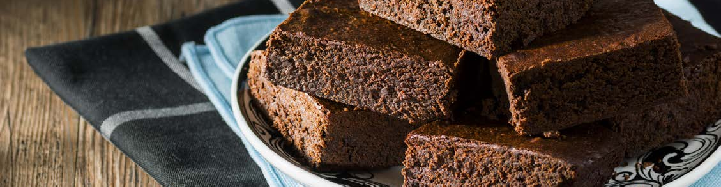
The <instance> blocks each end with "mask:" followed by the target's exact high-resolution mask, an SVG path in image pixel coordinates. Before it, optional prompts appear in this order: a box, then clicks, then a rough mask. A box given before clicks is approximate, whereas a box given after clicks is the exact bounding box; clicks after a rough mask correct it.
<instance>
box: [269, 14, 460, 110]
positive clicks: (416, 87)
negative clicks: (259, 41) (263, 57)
mask: <svg viewBox="0 0 721 187" xmlns="http://www.w3.org/2000/svg"><path fill="white" fill-rule="evenodd" d="M267 46H268V49H267V52H268V67H267V70H268V71H266V74H267V77H268V78H269V80H270V81H271V82H273V83H274V84H277V85H279V86H284V87H287V88H291V89H295V90H299V91H302V92H306V93H309V94H311V95H314V96H317V97H321V98H326V99H329V100H332V101H336V102H340V103H343V104H347V105H352V106H357V107H360V108H364V109H369V110H372V111H375V112H380V113H383V114H387V115H391V116H394V117H396V118H400V119H405V120H407V121H409V122H411V123H423V122H427V121H433V120H437V119H447V118H449V117H450V114H451V113H452V112H451V111H452V108H453V106H452V105H453V103H454V102H455V101H456V97H457V88H456V87H457V86H456V79H457V78H456V77H457V76H458V73H459V68H458V67H459V65H460V64H461V63H462V62H463V61H464V59H465V57H466V56H467V55H470V52H468V53H467V52H465V51H464V50H461V49H460V48H458V47H455V46H453V45H450V44H447V43H445V42H443V41H440V40H437V39H435V38H432V37H430V36H427V35H425V34H423V33H420V32H417V31H414V30H411V29H408V28H406V27H404V26H402V25H398V24H394V23H392V22H390V21H388V20H385V19H382V18H379V17H376V16H373V15H370V14H369V13H367V12H364V11H361V10H360V8H358V2H357V1H343V0H311V1H306V2H305V3H304V4H303V5H302V6H301V7H300V8H299V9H298V10H296V11H295V12H293V13H292V14H291V15H290V17H289V18H288V19H287V20H285V21H284V22H283V23H282V24H280V25H279V26H278V28H276V30H275V31H274V32H273V34H272V35H271V36H270V40H269V41H268V43H267Z"/></svg>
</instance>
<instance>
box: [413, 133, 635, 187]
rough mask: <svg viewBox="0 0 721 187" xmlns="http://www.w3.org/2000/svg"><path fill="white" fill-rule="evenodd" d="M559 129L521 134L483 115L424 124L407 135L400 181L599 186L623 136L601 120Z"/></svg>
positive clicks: (609, 170) (608, 173) (614, 162)
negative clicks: (552, 135)
mask: <svg viewBox="0 0 721 187" xmlns="http://www.w3.org/2000/svg"><path fill="white" fill-rule="evenodd" d="M562 134H564V136H563V139H549V138H542V137H529V136H521V135H518V134H516V133H515V132H514V130H513V129H512V128H511V127H510V126H508V124H505V123H500V122H494V121H487V120H480V121H478V120H477V121H475V122H471V123H468V122H466V123H455V124H451V125H444V124H440V123H434V124H429V125H424V126H423V127H421V128H419V129H416V130H414V131H413V132H411V133H410V134H409V135H408V137H407V138H406V144H408V150H407V151H406V160H405V161H404V166H405V168H404V169H403V175H404V177H405V182H404V186H433V185H447V186H494V185H498V184H503V185H508V186H600V185H602V184H604V183H605V182H606V180H607V179H608V177H609V176H611V175H612V174H613V168H614V166H615V165H617V164H618V163H619V162H621V161H622V160H623V153H624V149H623V148H624V147H623V146H619V143H621V140H620V139H619V138H617V137H616V136H615V135H614V134H613V132H611V131H610V130H609V129H607V128H604V127H603V126H602V125H600V124H592V125H591V124H589V125H587V126H583V127H574V128H572V129H568V130H565V131H563V132H562Z"/></svg>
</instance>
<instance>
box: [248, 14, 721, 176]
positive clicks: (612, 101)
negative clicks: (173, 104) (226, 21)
mask: <svg viewBox="0 0 721 187" xmlns="http://www.w3.org/2000/svg"><path fill="white" fill-rule="evenodd" d="M719 45H721V39H719V38H716V37H714V36H711V35H708V34H706V33H704V32H702V31H700V30H698V29H696V28H694V27H693V26H691V25H690V24H689V23H688V22H686V21H683V20H681V19H679V18H677V17H675V16H673V15H670V14H668V13H664V12H662V10H661V9H659V8H658V7H657V6H656V5H655V4H654V3H653V1H652V0H595V1H594V0H533V1H531V0H483V1H473V0H307V1H306V2H305V3H304V4H303V5H302V6H301V7H300V8H299V9H298V10H296V11H295V12H293V13H292V14H290V17H289V18H288V19H287V20H286V21H284V22H283V23H282V24H280V25H279V26H278V28H276V30H275V31H274V32H273V34H272V35H271V36H270V39H269V41H268V43H267V49H266V50H265V51H257V52H254V53H253V54H252V60H251V64H250V70H249V73H248V77H249V80H248V84H249V86H250V88H251V93H252V94H253V96H254V97H255V98H256V104H257V105H258V106H260V107H261V108H263V109H264V112H265V114H266V116H267V117H268V119H269V120H270V121H272V122H273V127H275V128H276V129H277V130H278V131H280V133H281V134H283V136H284V137H285V139H286V140H287V142H288V143H289V144H291V145H292V147H294V148H295V151H296V154H297V155H298V157H299V158H300V159H301V160H302V161H303V162H305V163H306V164H307V165H308V166H311V167H312V168H313V169H315V170H318V171H337V170H354V169H373V168H384V167H390V166H395V165H401V163H402V164H403V165H404V166H405V167H404V169H403V175H404V177H405V185H406V186H437V185H444V186H458V185H469V186H488V185H494V184H503V185H510V186H526V185H531V186H560V185H573V186H599V185H602V184H603V183H605V181H607V179H608V178H609V177H610V176H611V175H612V173H613V167H614V166H616V165H618V164H620V163H621V162H622V160H623V158H624V157H625V156H633V155H634V154H638V153H641V152H645V151H648V150H649V149H652V148H654V147H656V146H660V145H662V144H664V143H669V142H671V141H674V140H676V139H681V138H689V137H691V136H693V135H695V134H697V133H699V132H701V131H702V129H703V128H704V127H705V126H706V125H708V124H710V123H712V122H714V120H717V119H718V118H720V117H721V110H718V109H716V108H715V106H717V105H718V104H721V99H719V98H721V90H720V89H719V86H720V85H719V84H721V82H720V80H721V72H720V71H721V49H719Z"/></svg>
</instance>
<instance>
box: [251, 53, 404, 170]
mask: <svg viewBox="0 0 721 187" xmlns="http://www.w3.org/2000/svg"><path fill="white" fill-rule="evenodd" d="M251 57H252V60H251V64H250V69H249V70H248V85H249V87H250V89H251V94H252V95H253V97H254V98H255V99H256V104H258V105H259V106H260V107H261V108H262V109H264V110H263V113H264V114H265V115H266V116H267V117H268V119H270V121H272V122H273V124H272V126H273V127H274V128H276V129H277V130H278V131H279V132H280V133H281V134H282V135H283V137H284V139H285V140H286V141H287V142H288V143H289V144H291V145H292V146H291V147H293V148H295V151H296V152H297V154H298V156H299V157H300V158H302V161H303V162H305V163H307V164H308V165H309V166H311V167H312V168H313V169H315V170H318V171H336V170H352V169H373V168H385V167H390V166H396V165H400V164H401V162H402V161H403V158H404V156H403V155H404V151H405V149H406V146H405V144H404V143H403V139H404V138H405V136H406V134H407V133H408V132H410V131H411V130H413V128H414V127H415V126H413V125H410V124H408V123H407V122H405V121H403V120H399V119H396V118H392V117H389V116H386V115H383V114H379V113H376V112H371V111H367V110H361V109H358V108H354V107H351V106H347V105H343V104H340V103H336V102H332V101H329V100H325V99H320V98H317V97H313V96H311V95H308V94H306V93H302V92H299V91H295V90H291V89H288V88H284V87H281V86H276V85H274V84H272V83H271V82H270V81H268V80H267V78H265V77H263V73H262V72H263V71H265V66H266V65H267V61H266V55H265V54H264V53H263V52H262V51H255V52H253V53H252V54H251Z"/></svg>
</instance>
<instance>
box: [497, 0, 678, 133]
mask: <svg viewBox="0 0 721 187" xmlns="http://www.w3.org/2000/svg"><path fill="white" fill-rule="evenodd" d="M678 48H679V44H678V41H677V39H676V36H675V34H674V32H673V29H672V26H671V24H670V23H669V22H668V21H667V20H666V18H664V16H663V13H662V12H661V10H660V9H659V8H658V7H657V6H656V5H655V4H654V3H653V2H652V1H649V0H640V1H625V0H597V1H596V3H595V4H594V6H593V8H591V10H589V12H588V15H587V16H586V17H584V18H582V19H581V20H579V21H578V24H574V25H571V26H569V27H568V28H567V29H565V30H561V31H558V32H554V33H553V34H550V35H547V36H544V37H543V38H540V39H538V40H536V41H534V42H532V43H531V44H530V45H529V47H527V48H526V49H522V50H518V51H515V52H512V53H510V54H508V55H505V56H502V57H500V58H499V59H498V60H497V62H496V67H497V70H498V72H499V74H500V75H499V76H500V77H496V78H495V79H494V81H496V82H502V85H504V86H505V90H504V89H501V88H497V89H495V90H496V91H497V92H500V93H497V95H499V96H501V98H507V100H508V105H507V106H509V111H510V114H511V117H512V118H511V122H512V124H513V125H514V126H515V129H516V131H517V132H519V133H521V134H541V133H543V132H547V131H555V130H560V129H564V128H568V127H572V126H575V125H578V124H583V123H590V122H593V121H597V120H601V119H605V118H609V117H613V116H616V115H619V114H622V113H624V112H629V111H632V110H636V109H639V108H643V107H646V106H649V105H655V104H659V103H662V102H664V101H667V100H670V99H675V98H679V97H682V96H684V95H685V94H686V86H685V83H684V80H683V72H682V68H681V58H680V54H679V51H678ZM502 101H503V100H502Z"/></svg>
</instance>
